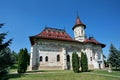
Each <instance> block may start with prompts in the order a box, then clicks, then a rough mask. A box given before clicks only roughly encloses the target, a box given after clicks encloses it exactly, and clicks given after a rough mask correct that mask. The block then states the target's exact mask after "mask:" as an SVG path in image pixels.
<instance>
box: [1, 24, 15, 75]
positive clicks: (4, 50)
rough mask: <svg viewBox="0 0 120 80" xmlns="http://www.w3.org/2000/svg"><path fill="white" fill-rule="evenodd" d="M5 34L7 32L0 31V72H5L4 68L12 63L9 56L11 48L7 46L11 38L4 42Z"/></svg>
mask: <svg viewBox="0 0 120 80" xmlns="http://www.w3.org/2000/svg"><path fill="white" fill-rule="evenodd" d="M2 26H4V24H0V28H2ZM6 35H7V33H4V32H2V33H0V74H1V73H2V72H7V71H6V69H7V68H8V67H10V66H11V65H13V64H14V62H13V60H12V58H11V50H10V48H9V45H10V44H11V42H12V39H9V40H8V41H6V42H4V39H5V38H6ZM2 74H4V73H2Z"/></svg>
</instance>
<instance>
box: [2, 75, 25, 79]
mask: <svg viewBox="0 0 120 80" xmlns="http://www.w3.org/2000/svg"><path fill="white" fill-rule="evenodd" d="M22 75H24V74H6V75H4V76H0V80H9V79H11V78H20V77H21V76H22Z"/></svg>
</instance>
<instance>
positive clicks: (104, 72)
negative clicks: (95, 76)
mask: <svg viewBox="0 0 120 80" xmlns="http://www.w3.org/2000/svg"><path fill="white" fill-rule="evenodd" d="M93 73H99V74H108V75H113V76H120V71H112V72H108V71H107V70H94V71H93Z"/></svg>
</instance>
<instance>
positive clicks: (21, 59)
mask: <svg viewBox="0 0 120 80" xmlns="http://www.w3.org/2000/svg"><path fill="white" fill-rule="evenodd" d="M27 65H28V51H27V49H26V48H25V49H20V52H19V56H18V70H17V71H18V73H25V72H26V70H27Z"/></svg>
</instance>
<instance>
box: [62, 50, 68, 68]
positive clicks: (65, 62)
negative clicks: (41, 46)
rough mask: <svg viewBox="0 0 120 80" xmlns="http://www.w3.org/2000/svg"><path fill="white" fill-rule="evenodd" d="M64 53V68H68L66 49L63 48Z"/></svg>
mask: <svg viewBox="0 0 120 80" xmlns="http://www.w3.org/2000/svg"><path fill="white" fill-rule="evenodd" d="M62 54H63V70H65V69H67V59H66V49H65V48H62Z"/></svg>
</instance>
